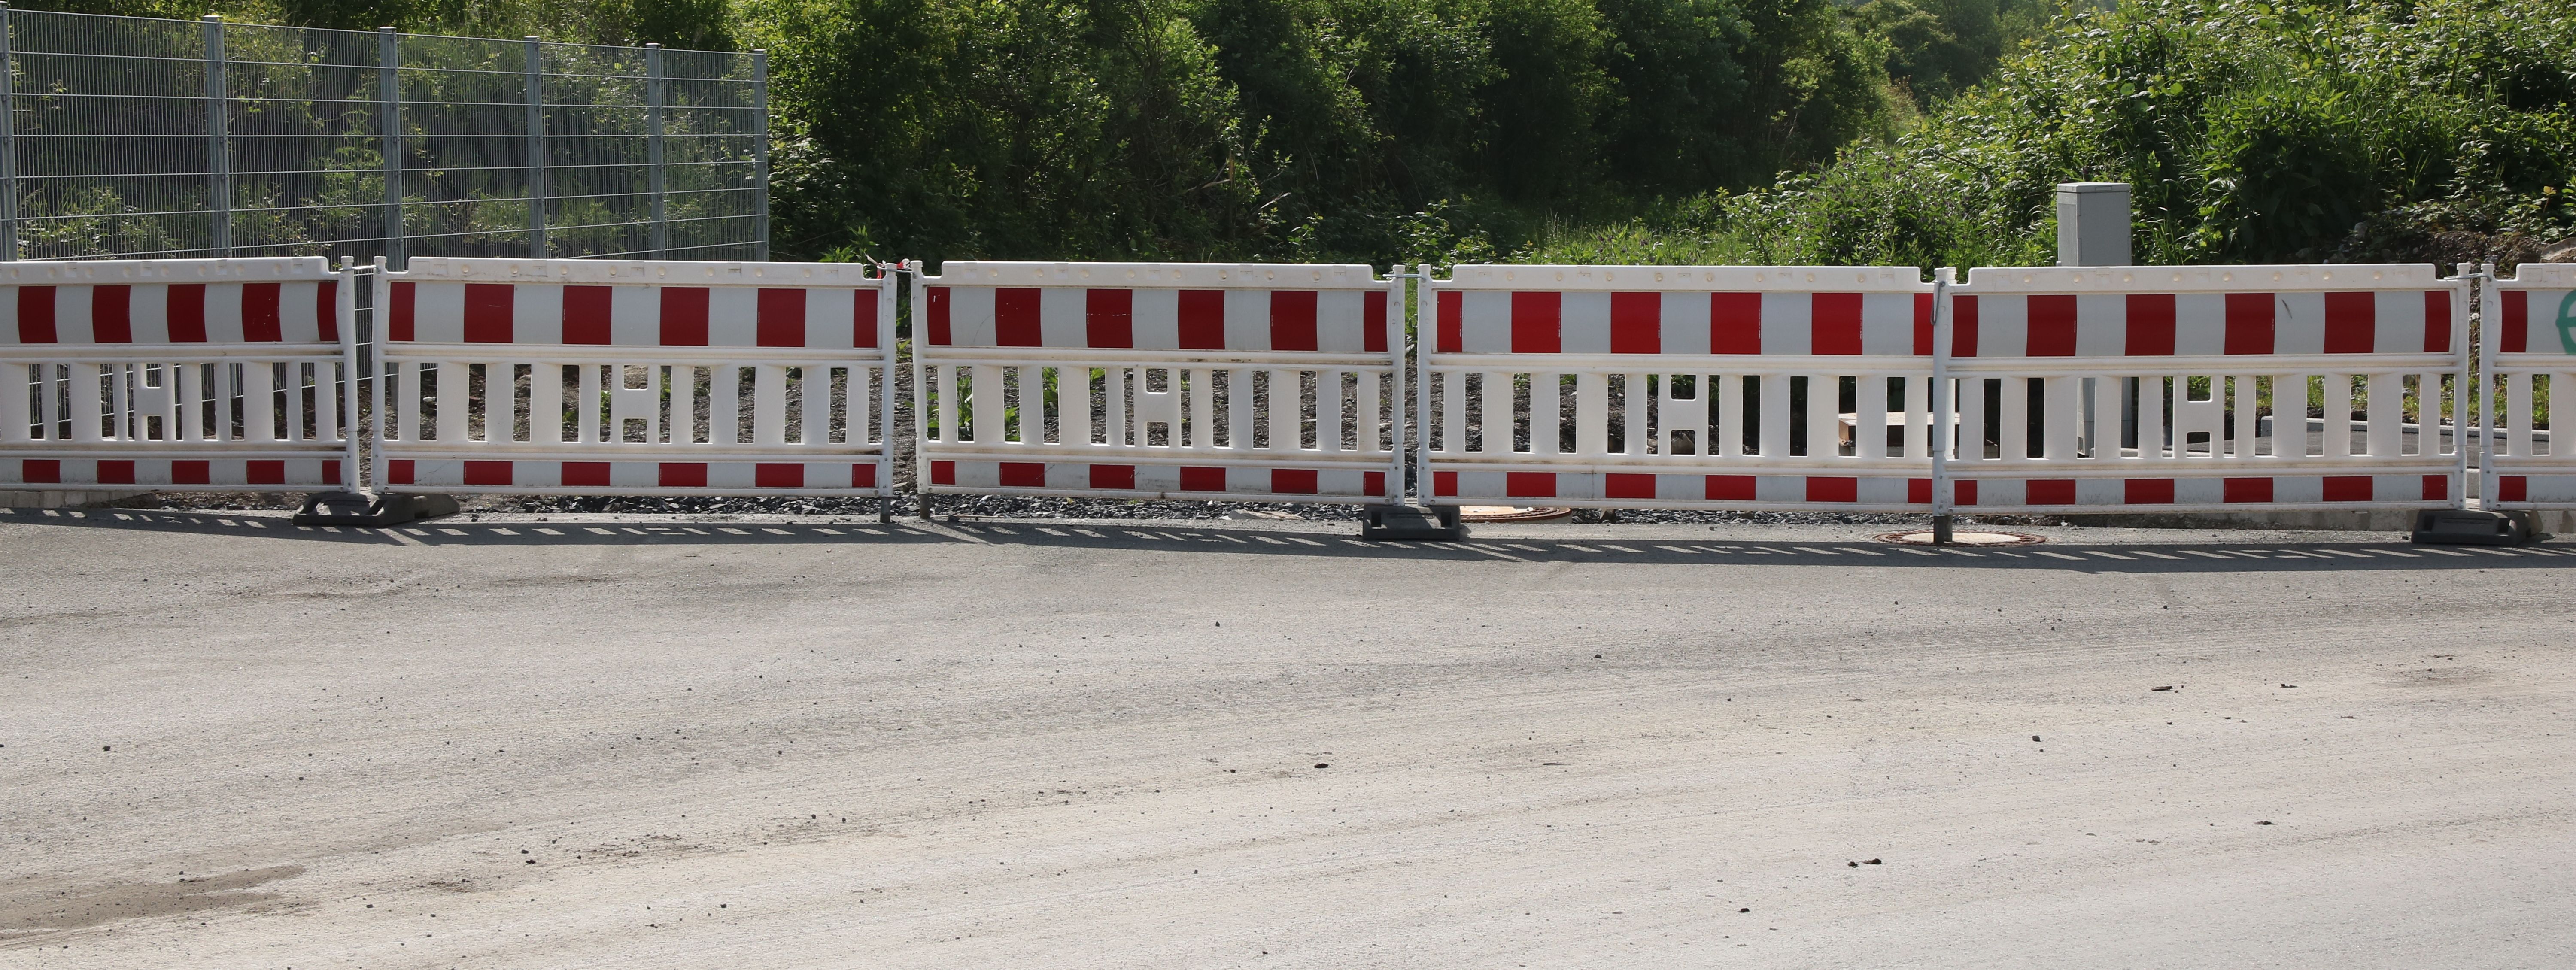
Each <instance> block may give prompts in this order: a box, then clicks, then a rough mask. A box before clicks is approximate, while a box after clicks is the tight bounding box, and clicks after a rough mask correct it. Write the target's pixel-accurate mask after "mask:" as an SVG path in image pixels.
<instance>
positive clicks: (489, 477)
mask: <svg viewBox="0 0 2576 970" xmlns="http://www.w3.org/2000/svg"><path fill="white" fill-rule="evenodd" d="M511 465H512V463H511V462H506V461H469V462H466V463H465V484H468V485H509V484H513V482H512V471H513V469H512V467H511Z"/></svg>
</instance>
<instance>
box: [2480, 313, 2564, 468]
mask: <svg viewBox="0 0 2576 970" xmlns="http://www.w3.org/2000/svg"><path fill="white" fill-rule="evenodd" d="M2486 275H2487V285H2486V301H2487V302H2486V307H2485V313H2486V318H2487V320H2488V321H2490V322H2489V323H2488V325H2487V326H2486V328H2485V330H2484V332H2483V333H2482V334H2481V342H2482V343H2483V344H2484V345H2485V346H2484V347H2482V348H2480V349H2481V350H2482V351H2483V352H2482V353H2481V355H2480V357H2479V370H2480V372H2481V373H2482V374H2483V375H2484V376H2485V379H2486V381H2485V383H2486V386H2487V388H2488V389H2489V390H2490V392H2491V393H2489V394H2487V395H2485V397H2484V398H2483V400H2481V402H2480V404H2481V409H2482V410H2483V411H2484V412H2485V415H2484V418H2485V420H2483V421H2482V422H2481V426H2482V427H2483V428H2484V429H2485V435H2486V436H2485V438H2484V440H2483V441H2482V442H2481V445H2482V447H2483V449H2484V452H2485V459H2484V460H2483V461H2482V462H2481V463H2480V470H2481V472H2482V474H2483V477H2482V479H2481V481H2480V483H2479V487H2480V489H2481V492H2482V494H2481V495H2480V496H2479V499H2480V504H2481V505H2483V506H2484V507H2486V508H2490V509H2544V508H2548V509H2564V508H2576V441H2571V440H2570V439H2569V438H2568V437H2566V436H2564V435H2561V434H2558V433H2557V432H2558V429H2556V428H2552V427H2545V425H2547V424H2549V421H2548V420H2547V414H2546V412H2544V411H2543V410H2542V407H2543V403H2542V402H2545V401H2548V400H2549V398H2550V396H2551V394H2552V392H2555V391H2565V390H2567V389H2569V388H2576V265H2568V264H2565V263H2524V264H2522V265H2521V267H2519V268H2518V269H2517V270H2516V271H2515V273H2514V278H2513V279H2497V278H2495V267H2494V266H2492V265H2490V266H2488V267H2487V268H2486ZM2558 400H2559V401H2560V402H2562V403H2563V402H2565V401H2566V400H2568V399H2567V398H2566V397H2565V396H2564V395H2563V394H2562V395H2559V398H2558ZM2499 403H2501V405H2502V413H2501V414H2499V413H2498V405H2499Z"/></svg>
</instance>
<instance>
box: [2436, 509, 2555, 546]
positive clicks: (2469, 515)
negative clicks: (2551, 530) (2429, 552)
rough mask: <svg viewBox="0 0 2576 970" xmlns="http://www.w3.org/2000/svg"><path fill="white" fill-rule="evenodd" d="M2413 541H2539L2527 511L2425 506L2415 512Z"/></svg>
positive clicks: (2492, 543) (2500, 543) (2462, 543)
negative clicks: (2492, 510)
mask: <svg viewBox="0 0 2576 970" xmlns="http://www.w3.org/2000/svg"><path fill="white" fill-rule="evenodd" d="M2411 538H2412V539H2413V540H2414V541H2415V542H2419V543H2425V544H2433V545H2451V546H2519V545H2526V544H2529V543H2533V542H2537V541H2539V540H2540V535H2539V533H2537V532H2535V531H2533V529H2532V528H2531V515H2530V513H2527V512H2485V511H2474V510H2470V509H2425V510H2424V511H2422V512H2418V513H2415V533H2414V535H2413V536H2412V537H2411Z"/></svg>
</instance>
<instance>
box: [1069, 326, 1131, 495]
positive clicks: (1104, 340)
mask: <svg viewBox="0 0 2576 970" xmlns="http://www.w3.org/2000/svg"><path fill="white" fill-rule="evenodd" d="M1082 331H1083V346H1085V347H1117V348H1127V347H1134V346H1136V291H1134V290H1084V291H1082ZM1094 467H1098V466H1094ZM1111 467H1116V466H1111ZM1131 477H1132V475H1131ZM1094 487H1097V486H1094Z"/></svg>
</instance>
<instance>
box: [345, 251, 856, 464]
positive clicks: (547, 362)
mask: <svg viewBox="0 0 2576 970" xmlns="http://www.w3.org/2000/svg"><path fill="white" fill-rule="evenodd" d="M866 269H867V268H866V267H865V266H861V265H858V264H851V263H691V262H622V261H621V262H611V261H604V260H513V259H419V258H416V259H413V260H412V261H411V265H410V268H409V270H408V271H406V272H399V273H391V272H386V271H384V269H383V264H382V263H381V262H379V263H378V270H377V277H376V279H377V283H376V286H377V290H376V300H377V303H376V305H377V306H379V307H382V308H384V317H383V319H384V332H383V334H382V337H383V339H382V340H379V341H378V342H377V347H378V348H379V350H378V353H379V356H380V358H381V360H382V365H381V371H380V373H379V374H378V375H377V381H376V387H377V391H376V394H377V397H376V415H377V421H376V431H377V437H376V454H375V470H374V474H375V478H374V481H375V484H376V487H377V488H379V489H386V490H392V491H401V492H498V493H510V494H577V495H602V494H615V495H755V494H756V495H874V496H885V495H891V494H892V478H893V475H892V468H891V466H890V464H889V460H890V458H889V455H890V449H888V448H887V446H886V443H887V442H888V441H889V440H891V437H892V435H891V430H892V428H891V424H890V420H889V416H888V415H889V411H890V408H889V405H890V403H891V402H892V401H893V400H894V397H895V394H894V387H893V382H892V378H893V376H894V361H895V357H894V289H893V282H892V278H891V277H889V276H886V275H878V276H869V275H867V273H866Z"/></svg>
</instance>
